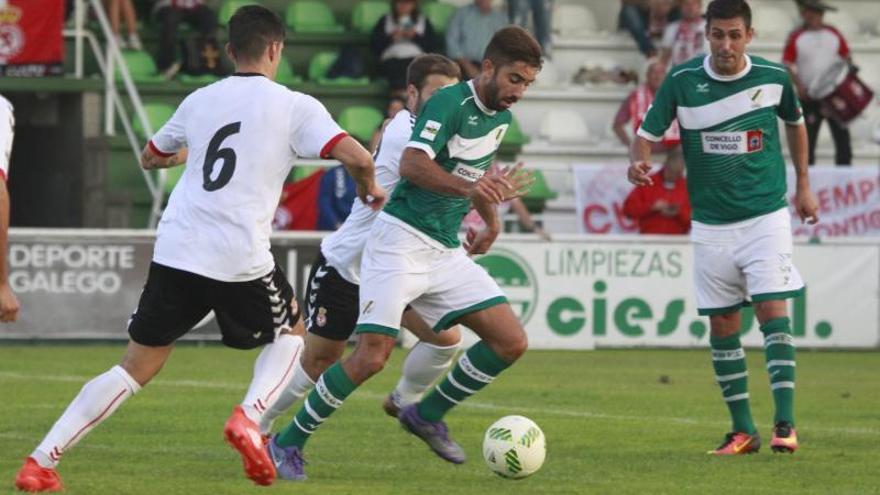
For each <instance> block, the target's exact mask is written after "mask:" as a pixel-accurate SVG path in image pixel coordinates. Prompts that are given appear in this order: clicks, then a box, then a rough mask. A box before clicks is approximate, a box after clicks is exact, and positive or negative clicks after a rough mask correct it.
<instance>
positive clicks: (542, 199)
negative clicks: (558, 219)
mask: <svg viewBox="0 0 880 495" xmlns="http://www.w3.org/2000/svg"><path fill="white" fill-rule="evenodd" d="M532 172H533V173H534V174H535V183H534V184H532V189H531V190H530V191H529V192H528V194H526V195H525V196H523V197H522V201H523V204H525V205H526V208H528V210H529V211H530V212H532V213H540V212H541V211H543V210H544V207H545V206H546V203H547V200H550V199H556V197H557V196H558V194H557V193H556V191H553V190H552V189H550V186H548V185H547V179H546V178H545V177H544V174H543V173H542V172H541V171H540V170H533V171H532Z"/></svg>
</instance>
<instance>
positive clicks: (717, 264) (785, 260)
mask: <svg viewBox="0 0 880 495" xmlns="http://www.w3.org/2000/svg"><path fill="white" fill-rule="evenodd" d="M691 240H692V241H693V243H694V287H695V289H696V293H697V312H698V313H699V314H701V315H716V314H725V313H730V312H732V311H736V310H737V309H739V308H740V307H741V306H747V305H749V304H750V303H751V302H758V301H770V300H779V299H787V298H790V297H796V296H798V295H800V294H801V293H802V292H803V290H804V282H803V280H802V279H801V275H800V274H799V273H798V271H797V269H796V268H795V267H794V264H793V263H792V260H791V254H792V241H791V217H790V216H789V213H788V210H787V209H786V208H781V209H779V210H777V211H775V212H773V213H768V214H766V215H761V216H759V217H755V218H750V219H748V220H743V221H742V222H736V223H730V224H725V225H707V224H704V223H699V222H693V227H692V228H691Z"/></svg>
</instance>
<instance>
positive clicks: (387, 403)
mask: <svg viewBox="0 0 880 495" xmlns="http://www.w3.org/2000/svg"><path fill="white" fill-rule="evenodd" d="M396 395H397V394H396V393H394V392H391V393H390V394H388V397H385V400H384V401H382V409H384V410H385V413H386V414H387V415H389V416H391V417H393V418H396V417H397V416H398V415H399V414H400V405H398V404H397V401H396V400H395V397H396Z"/></svg>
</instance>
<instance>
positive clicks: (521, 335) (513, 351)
mask: <svg viewBox="0 0 880 495" xmlns="http://www.w3.org/2000/svg"><path fill="white" fill-rule="evenodd" d="M486 343H487V344H488V345H489V347H490V348H491V349H492V350H493V351H494V352H495V354H497V355H498V357H500V358H501V359H503V360H504V361H505V362H507V363H513V362H514V361H516V360H517V359H519V358H520V357H521V356H522V355H523V354H525V353H526V350H528V348H529V338H528V337H527V336H526V332H525V331H522V330H521V331H520V332H516V333H512V334H509V335H507V336H506V338H504V339H501V340H494V341H489V342H486Z"/></svg>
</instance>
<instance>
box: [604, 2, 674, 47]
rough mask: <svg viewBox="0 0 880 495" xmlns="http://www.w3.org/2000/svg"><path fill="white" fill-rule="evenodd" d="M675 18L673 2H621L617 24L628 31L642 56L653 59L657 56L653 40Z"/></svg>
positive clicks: (661, 33)
mask: <svg viewBox="0 0 880 495" xmlns="http://www.w3.org/2000/svg"><path fill="white" fill-rule="evenodd" d="M676 18H678V11H677V9H676V8H675V2H673V0H621V6H620V15H619V17H618V24H619V25H620V27H621V28H623V29H625V30H627V31H629V33H630V34H631V35H632V37H633V39H634V40H635V41H636V45H638V47H639V51H640V52H642V55H644V56H645V57H646V58H653V57H655V56H657V55H658V54H657V47H656V46H655V45H654V41H653V40H654V39H658V38H660V36H662V35H663V31H664V30H665V29H666V25H667V24H668V23H669V22H670V21H673V20H675V19H676Z"/></svg>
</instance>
